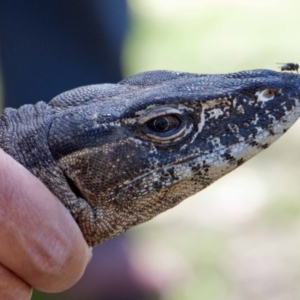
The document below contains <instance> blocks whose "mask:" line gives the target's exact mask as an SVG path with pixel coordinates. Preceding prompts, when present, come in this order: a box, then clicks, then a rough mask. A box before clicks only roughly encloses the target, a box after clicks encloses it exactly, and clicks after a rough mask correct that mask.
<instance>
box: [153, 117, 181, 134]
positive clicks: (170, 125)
mask: <svg viewBox="0 0 300 300" xmlns="http://www.w3.org/2000/svg"><path fill="white" fill-rule="evenodd" d="M180 124H181V122H180V120H179V119H178V117H176V116H174V115H169V116H161V117H157V118H155V119H152V120H150V121H148V123H147V125H148V127H149V129H151V130H152V131H154V132H161V133H163V132H164V133H166V132H170V131H174V130H176V129H177V128H179V127H180Z"/></svg>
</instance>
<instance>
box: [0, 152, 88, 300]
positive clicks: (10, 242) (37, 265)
mask: <svg viewBox="0 0 300 300" xmlns="http://www.w3.org/2000/svg"><path fill="white" fill-rule="evenodd" d="M90 256H91V253H90V250H89V248H88V245H87V244H86V242H85V240H84V238H83V236H82V234H81V231H80V229H79V227H78V226H77V224H76V222H75V221H74V219H73V218H72V216H71V215H70V213H69V212H68V210H67V209H66V208H65V207H64V206H63V205H62V204H61V202H60V201H59V200H58V199H57V198H56V197H55V196H54V195H53V194H51V192H50V191H49V190H48V189H47V188H46V187H45V186H44V184H43V183H42V182H41V181H39V180H38V179H37V178H36V177H34V176H33V175H32V174H31V173H30V172H29V171H28V170H26V169H25V168H24V167H23V166H21V165H20V164H19V163H18V162H16V161H15V160H14V159H13V158H12V157H10V156H9V155H7V154H6V153H5V152H3V151H2V150H1V149H0V299H12V300H15V299H18V300H28V299H30V298H31V293H32V287H34V288H36V289H38V290H42V291H46V292H60V291H63V290H65V289H67V288H69V287H71V286H72V285H73V284H75V283H76V282H77V281H78V280H79V278H80V277H81V276H82V274H83V272H84V270H85V267H86V265H87V263H88V261H89V259H90Z"/></svg>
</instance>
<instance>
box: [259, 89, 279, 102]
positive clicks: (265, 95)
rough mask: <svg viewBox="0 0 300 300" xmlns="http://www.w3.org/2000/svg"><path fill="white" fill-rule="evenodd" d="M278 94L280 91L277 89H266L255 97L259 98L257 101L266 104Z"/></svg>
mask: <svg viewBox="0 0 300 300" xmlns="http://www.w3.org/2000/svg"><path fill="white" fill-rule="evenodd" d="M277 93H278V91H277V90H275V89H265V90H263V91H260V92H256V93H255V95H256V96H257V101H260V102H266V101H269V100H272V99H274V97H275V95H276V94H277Z"/></svg>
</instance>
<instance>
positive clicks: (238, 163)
mask: <svg viewBox="0 0 300 300" xmlns="http://www.w3.org/2000/svg"><path fill="white" fill-rule="evenodd" d="M244 162H245V159H243V158H240V159H238V160H237V161H236V165H237V166H238V167H239V166H240V165H242V164H243V163H244Z"/></svg>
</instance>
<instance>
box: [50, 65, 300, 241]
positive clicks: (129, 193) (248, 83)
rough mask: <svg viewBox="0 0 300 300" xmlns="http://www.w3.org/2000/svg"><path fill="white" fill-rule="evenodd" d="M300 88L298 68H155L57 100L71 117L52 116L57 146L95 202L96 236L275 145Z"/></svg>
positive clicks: (149, 214) (75, 182) (76, 183)
mask: <svg viewBox="0 0 300 300" xmlns="http://www.w3.org/2000/svg"><path fill="white" fill-rule="evenodd" d="M78 95H80V97H79V96H78ZM79 98H80V99H79ZM299 98H300V77H299V75H296V74H291V73H289V74H288V73H278V72H273V71H269V70H253V71H244V72H239V73H233V74H226V75H222V74H221V75H198V74H189V73H177V72H169V71H154V72H147V73H142V74H139V75H136V76H133V77H131V78H129V79H126V80H124V81H122V82H120V83H119V84H116V85H94V86H88V87H83V88H79V89H75V90H73V91H70V92H67V93H64V94H62V95H60V96H58V97H57V98H55V99H54V100H52V102H50V105H52V106H53V107H58V108H59V114H60V118H62V119H63V120H64V122H63V124H62V123H61V122H56V121H55V120H54V121H53V123H52V125H51V129H50V132H49V147H50V150H51V152H52V154H53V156H54V157H56V159H57V160H58V161H59V163H60V165H61V168H62V169H63V171H64V174H65V176H66V177H67V178H68V182H69V183H70V187H71V188H72V190H73V191H74V193H76V194H77V195H78V196H80V197H81V198H83V199H84V200H85V201H86V202H88V204H89V205H90V206H91V207H92V210H93V213H94V218H95V220H96V221H95V222H96V223H97V228H98V229H97V230H98V231H97V232H98V233H95V235H96V236H97V237H95V238H94V239H90V243H91V244H96V243H99V242H102V241H104V240H106V239H107V238H109V237H111V236H114V235H116V234H118V233H120V232H122V231H124V230H126V229H128V228H130V227H131V226H133V225H136V224H138V223H141V222H144V221H146V220H149V219H151V218H153V217H154V216H156V215H157V214H159V213H161V212H163V211H165V210H167V209H169V208H171V207H173V206H175V205H177V204H178V203H179V202H181V201H182V200H184V199H185V198H187V197H189V196H191V195H193V194H195V193H197V192H199V191H201V190H202V189H203V188H205V187H207V186H208V185H210V184H211V183H213V182H214V181H216V180H217V179H218V178H220V177H222V176H223V175H225V174H227V173H228V172H230V171H232V170H233V169H235V168H236V167H238V166H240V165H241V164H242V163H244V162H245V161H247V160H248V159H250V158H251V157H253V156H254V155H256V154H257V153H259V152H260V151H262V150H263V149H265V148H267V147H268V146H269V145H270V144H271V143H273V142H274V141H275V140H276V139H277V138H279V137H280V136H281V135H282V134H283V133H284V132H286V131H287V129H288V128H289V127H290V126H291V125H292V124H293V123H294V122H295V121H296V120H297V119H298V117H299V115H300V104H299V101H300V100H299ZM79 105H80V106H79ZM78 107H80V114H78V109H77V110H76V108H78ZM62 128H63V136H62ZM66 136H68V137H69V138H68V139H66Z"/></svg>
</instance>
